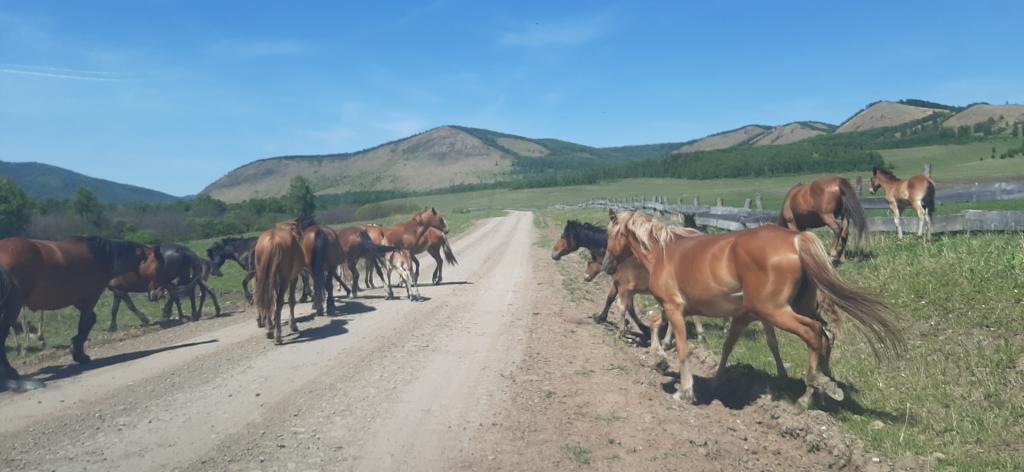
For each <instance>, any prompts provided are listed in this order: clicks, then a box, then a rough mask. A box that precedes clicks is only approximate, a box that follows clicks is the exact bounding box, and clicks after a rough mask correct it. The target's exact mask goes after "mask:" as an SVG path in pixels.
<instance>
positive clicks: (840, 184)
mask: <svg viewBox="0 0 1024 472" xmlns="http://www.w3.org/2000/svg"><path fill="white" fill-rule="evenodd" d="M778 224H779V226H783V227H786V228H789V229H791V230H794V231H803V230H805V229H811V228H821V227H822V226H828V227H829V229H831V230H832V233H833V234H834V236H835V237H834V238H833V241H832V249H831V250H829V254H831V255H832V263H833V264H835V265H839V261H840V260H841V259H842V258H843V252H845V250H846V241H847V239H848V238H849V236H850V226H853V236H854V241H856V240H859V239H860V238H861V237H863V236H864V232H865V231H867V229H868V220H867V218H865V216H864V208H863V207H862V206H861V205H860V199H859V198H857V191H856V190H854V189H853V186H852V185H850V181H849V180H846V179H844V178H842V177H839V176H836V175H833V176H830V177H822V178H820V179H818V180H815V181H814V182H811V183H809V184H796V185H794V186H793V188H791V189H789V193H787V194H786V200H785V201H784V202H783V203H782V210H781V211H779V221H778Z"/></svg>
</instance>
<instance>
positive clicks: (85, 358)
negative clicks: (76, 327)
mask: <svg viewBox="0 0 1024 472" xmlns="http://www.w3.org/2000/svg"><path fill="white" fill-rule="evenodd" d="M71 358H72V359H74V361H75V362H77V363H79V364H88V363H89V362H92V358H91V357H89V355H88V354H86V353H84V352H78V351H75V350H74V349H72V350H71Z"/></svg>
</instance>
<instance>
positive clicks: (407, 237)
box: [0, 169, 935, 407]
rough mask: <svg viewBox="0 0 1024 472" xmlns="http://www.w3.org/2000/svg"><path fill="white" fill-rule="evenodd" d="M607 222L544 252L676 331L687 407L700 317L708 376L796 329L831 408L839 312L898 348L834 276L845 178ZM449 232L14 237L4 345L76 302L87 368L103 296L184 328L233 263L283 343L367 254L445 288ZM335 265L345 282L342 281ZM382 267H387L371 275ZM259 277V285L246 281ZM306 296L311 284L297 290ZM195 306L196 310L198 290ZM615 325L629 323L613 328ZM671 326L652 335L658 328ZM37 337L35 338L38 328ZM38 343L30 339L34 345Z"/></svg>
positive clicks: (305, 224)
mask: <svg viewBox="0 0 1024 472" xmlns="http://www.w3.org/2000/svg"><path fill="white" fill-rule="evenodd" d="M880 188H884V190H885V194H886V199H887V200H888V202H889V206H890V208H891V209H892V211H893V213H894V218H895V220H896V226H897V228H898V229H899V236H900V237H901V238H902V236H903V233H902V227H901V226H900V213H901V212H902V210H903V209H905V208H906V207H912V208H914V210H915V211H916V212H917V213H918V216H919V217H920V224H919V226H918V235H919V236H920V235H923V233H924V231H925V227H926V226H927V231H928V233H929V234H930V232H931V215H932V213H933V212H934V209H935V201H934V196H935V186H934V182H933V181H932V180H931V179H930V178H928V177H926V176H915V177H913V178H911V179H908V180H901V179H898V178H896V177H895V176H894V175H893V174H892V173H891V172H889V171H886V170H884V169H875V170H874V171H873V174H872V178H871V191H872V193H875V192H877V191H878V190H879V189H880ZM609 219H610V223H609V225H608V226H607V227H606V228H602V227H599V226H596V225H592V224H589V223H580V222H577V221H569V222H568V223H567V224H566V226H565V228H564V230H563V232H562V236H561V238H560V239H559V240H558V241H557V242H556V243H555V246H554V248H553V250H552V254H551V257H552V258H553V259H555V260H559V259H560V258H561V257H563V256H565V255H566V254H569V253H572V252H574V251H576V250H578V249H580V248H586V249H587V250H588V251H589V253H590V261H589V263H588V264H587V268H586V270H585V275H584V278H585V280H587V281H590V280H593V279H594V278H595V277H596V276H597V275H598V274H599V273H601V272H606V273H608V274H609V275H610V276H611V277H612V287H611V289H610V290H609V292H608V297H607V299H606V302H605V305H604V308H603V310H602V311H601V314H600V315H598V316H597V317H596V319H597V321H600V322H605V321H606V320H607V316H608V311H609V309H610V307H611V305H612V304H613V303H614V302H615V301H616V300H618V301H619V303H620V304H621V306H622V307H623V311H624V312H625V313H626V315H627V316H628V317H629V319H631V320H632V321H633V323H634V324H635V325H636V326H637V327H638V328H639V330H640V332H641V337H642V339H644V340H646V341H649V342H650V341H652V339H653V342H650V346H651V349H652V351H655V352H656V354H657V355H660V356H662V357H664V358H666V359H667V354H666V353H665V350H664V349H665V346H666V345H667V344H668V343H669V339H671V338H672V337H674V338H675V349H676V356H677V362H678V366H679V372H680V379H679V386H678V388H677V391H676V394H675V396H676V397H677V398H679V399H685V400H690V401H692V400H694V394H693V380H692V376H691V374H690V371H689V368H688V367H687V362H686V359H687V352H688V351H687V337H686V324H685V323H684V316H686V317H690V318H691V319H692V320H693V321H694V324H695V330H696V331H697V334H698V336H699V335H700V334H701V333H702V332H703V327H702V326H701V324H700V321H699V318H697V317H698V316H704V317H707V316H710V317H719V318H729V319H730V320H731V323H730V324H729V328H728V334H727V337H726V341H725V344H724V347H723V350H722V356H721V360H720V362H719V369H718V374H716V377H715V382H716V383H717V381H718V380H719V379H720V376H721V374H722V372H723V371H724V367H725V365H726V363H727V361H728V358H729V354H730V353H731V351H732V348H733V346H734V345H735V343H736V341H737V340H738V339H739V336H740V335H741V334H742V332H743V331H744V329H745V328H746V327H747V326H748V325H749V324H750V323H752V322H754V321H759V322H761V324H762V325H763V326H764V332H765V339H766V341H767V343H768V345H769V348H770V349H771V352H772V354H773V356H774V358H775V362H776V367H777V370H778V373H779V375H781V376H785V375H786V371H785V367H784V365H783V363H782V359H781V357H780V355H779V351H778V343H777V338H776V334H775V328H779V329H782V330H783V331H787V332H790V333H793V334H794V335H796V336H798V337H799V338H800V339H801V340H803V341H804V343H805V344H806V345H807V348H808V368H807V371H806V373H805V376H804V381H805V383H806V385H807V390H806V392H805V393H804V395H803V396H802V397H801V398H800V400H799V403H800V404H801V405H802V406H804V407H808V406H810V404H811V402H812V400H813V395H814V394H815V393H823V394H825V395H827V396H829V397H831V398H833V399H836V400H841V399H842V398H843V397H844V393H843V390H842V389H841V388H840V387H839V386H838V384H837V383H836V381H835V379H834V378H833V375H832V370H831V367H830V364H829V361H830V357H831V352H832V346H833V344H834V342H835V340H836V336H837V335H838V333H839V332H840V331H841V329H840V328H841V326H842V320H843V316H842V315H843V314H844V313H845V314H846V315H847V316H849V317H851V318H853V319H854V320H855V321H856V322H857V323H858V324H859V325H860V326H861V327H862V328H863V330H864V332H866V333H867V334H868V335H869V336H868V340H869V343H870V345H871V347H872V349H873V350H874V351H875V354H876V355H888V356H898V355H899V354H900V352H901V350H902V349H903V347H904V344H905V342H904V339H903V336H902V334H901V331H900V329H899V327H898V326H897V325H896V324H895V323H894V322H893V320H892V312H891V310H890V309H889V308H888V306H886V304H885V303H883V302H882V301H880V300H878V299H877V298H875V297H874V296H872V295H870V294H868V293H866V292H864V291H862V290H860V289H858V288H856V287H854V286H852V285H850V284H849V283H847V282H845V281H844V280H842V278H840V277H839V275H838V274H837V273H836V271H835V266H836V265H838V264H839V263H840V262H841V261H842V260H843V258H844V254H845V249H846V244H847V240H848V239H849V238H850V236H851V234H852V236H853V237H854V240H856V239H858V238H860V237H861V236H862V235H863V234H864V232H865V231H866V229H867V224H866V218H865V215H864V210H863V208H862V206H861V204H860V201H859V199H858V197H857V194H856V192H855V191H854V189H853V187H852V186H851V185H850V183H849V182H848V181H847V180H846V179H844V178H842V177H826V178H822V179H819V180H816V181H814V182H812V183H810V184H806V185H803V184H798V185H795V186H794V187H793V188H792V189H791V190H790V191H789V192H788V194H787V195H786V198H785V201H784V204H783V207H782V210H781V211H780V213H779V219H778V224H777V225H770V226H762V227H759V228H755V229H748V230H742V231H733V232H728V233H722V234H705V233H703V232H701V231H699V230H696V229H692V228H681V227H673V226H667V225H665V224H664V223H662V222H661V221H659V220H657V219H655V218H654V217H652V216H651V215H647V214H644V213H642V212H636V211H621V212H615V211H613V210H609ZM825 226H827V227H829V228H830V229H831V230H832V231H833V233H834V235H835V238H834V241H833V243H832V247H831V249H830V251H829V252H828V253H826V250H825V248H824V246H823V245H822V243H821V242H820V241H819V240H818V238H817V237H816V236H814V235H813V234H812V233H809V232H805V230H807V229H811V228H817V227H825ZM447 233H448V224H447V222H446V221H445V219H444V218H443V217H442V216H441V214H440V213H438V212H437V210H436V209H434V208H427V209H424V210H420V211H417V212H415V213H414V214H413V215H412V216H411V218H409V220H407V221H403V222H401V223H398V224H395V225H392V226H379V225H372V224H370V225H360V226H353V227H349V228H342V229H339V230H334V229H332V228H329V227H327V226H324V225H319V224H317V223H316V222H315V221H313V220H312V219H311V218H297V219H294V220H287V221H283V222H281V223H279V224H277V225H276V226H275V227H273V228H270V229H267V230H266V231H264V232H262V233H261V234H260V235H259V236H258V237H254V238H225V239H223V240H221V241H219V242H217V243H215V244H213V245H212V246H211V247H210V248H209V249H208V250H207V253H206V255H207V257H208V259H203V258H201V257H199V256H198V255H196V254H195V253H194V252H192V251H191V250H190V249H188V248H187V247H185V246H181V245H177V244H162V245H158V246H147V245H143V244H139V243H134V242H128V241H116V240H110V239H105V238H100V237H95V236H90V237H76V238H71V239H68V240H64V241H43V240H31V239H25V238H7V239H3V240H0V344H3V345H6V339H7V336H8V334H9V333H10V332H11V331H12V328H13V327H14V325H15V323H16V321H17V320H18V316H19V314H20V312H21V309H22V308H23V307H25V308H28V309H29V310H33V311H38V312H40V313H42V312H43V311H46V310H57V309H61V308H65V307H75V308H76V309H78V311H79V313H80V316H79V323H78V330H77V334H76V335H75V336H74V337H73V338H72V345H71V353H72V358H73V359H74V361H75V362H77V363H86V362H89V361H90V358H89V356H88V355H87V354H86V353H85V342H86V340H87V339H88V336H89V333H90V331H91V330H92V327H93V325H94V324H95V322H96V313H95V311H94V309H95V306H96V304H97V302H98V301H99V299H100V296H101V295H102V294H103V292H104V291H105V290H110V291H111V292H112V293H113V295H114V304H113V308H112V316H111V325H110V329H111V330H115V329H116V328H117V310H118V307H119V305H120V303H121V302H122V301H123V302H124V303H125V304H126V305H127V306H128V308H129V309H130V310H131V311H132V312H133V313H134V314H135V315H136V316H138V317H139V319H140V321H141V322H142V323H143V324H147V323H148V322H149V320H148V319H147V318H146V317H145V315H143V314H142V313H141V312H140V311H139V310H138V309H137V308H136V307H135V305H134V304H133V303H132V301H131V298H130V297H129V296H128V294H130V293H147V294H148V296H149V298H150V299H151V300H153V301H156V300H158V299H160V298H162V297H165V296H166V297H167V302H166V304H165V305H164V309H163V314H164V317H165V318H168V317H169V316H170V313H171V308H172V305H176V306H177V310H178V316H179V318H184V316H183V314H182V310H181V298H182V297H185V296H187V297H189V299H190V301H191V308H192V319H198V318H199V317H200V316H201V313H202V305H203V303H204V301H205V298H206V297H207V296H209V297H210V298H211V299H212V301H213V304H214V307H215V310H216V312H217V314H219V313H220V306H219V303H218V302H217V298H216V295H215V294H214V292H213V291H212V290H210V288H209V287H208V286H207V285H206V281H207V278H208V277H209V276H210V275H214V276H217V275H220V269H221V267H222V266H223V265H224V264H225V263H226V262H227V261H229V260H231V261H235V262H236V263H237V264H238V265H239V266H240V267H241V268H242V269H243V270H244V271H245V273H246V276H245V278H244V279H243V280H242V290H243V292H244V294H245V297H246V300H247V301H248V302H249V303H250V304H254V305H255V306H256V311H257V326H258V327H259V328H262V329H265V330H266V336H267V338H268V339H273V340H274V342H275V344H282V343H283V337H282V322H281V313H282V311H283V308H284V306H285V304H286V303H287V304H288V306H289V315H290V319H289V326H290V330H291V331H292V332H297V331H298V326H297V324H296V322H295V303H296V298H295V291H296V288H297V286H298V282H299V281H300V280H301V281H302V282H303V286H304V287H305V288H304V289H303V294H307V293H308V295H309V298H311V299H312V301H313V305H314V307H315V312H316V315H317V316H321V315H324V314H325V313H330V312H332V311H334V310H335V298H334V282H335V281H336V282H338V285H339V286H340V287H341V288H342V289H344V290H345V292H346V293H347V296H349V297H352V298H355V297H357V296H358V295H359V290H360V289H359V282H360V277H359V275H360V273H359V270H358V267H357V263H358V262H359V261H360V260H362V261H364V267H365V270H366V274H365V278H364V279H363V281H364V284H365V285H366V286H367V287H373V286H374V282H373V275H374V274H375V273H376V274H377V276H378V277H379V278H380V279H382V281H384V286H385V287H386V288H387V297H388V298H389V299H390V298H394V293H393V290H392V283H391V282H392V279H391V276H392V273H395V274H397V277H398V279H399V281H400V282H401V284H402V285H404V286H405V288H406V296H407V297H408V298H409V299H410V300H417V299H418V298H419V292H418V288H417V283H418V280H419V260H418V259H417V258H416V255H417V254H420V253H423V252H427V253H428V254H430V255H431V256H432V257H433V258H434V260H435V261H436V266H435V269H434V273H433V274H432V277H431V281H432V282H433V283H434V284H439V283H441V281H442V279H443V265H444V262H448V263H449V264H455V263H457V261H456V259H455V256H454V254H453V253H452V249H451V246H450V245H449V243H448V239H447ZM341 268H345V269H347V272H348V273H349V274H350V277H349V280H350V284H351V285H349V283H346V282H345V280H344V278H343V277H342V272H343V271H342V270H340V269H341ZM382 269H384V270H382ZM253 279H255V289H254V290H250V288H249V282H250V281H252V280H253ZM310 286H311V287H312V288H311V290H310V289H309V287H310ZM197 290H198V291H199V294H200V302H199V308H198V311H197V310H196V304H195V294H196V291H197ZM636 294H650V295H652V296H653V297H654V298H655V300H657V302H658V303H659V304H660V306H661V313H660V316H657V317H654V319H653V320H652V321H651V326H647V325H646V324H645V323H644V322H643V321H642V320H640V318H639V317H638V316H637V314H636V311H635V307H634V302H633V298H634V295H636ZM623 321H624V322H623V328H622V329H623V332H625V330H626V329H627V325H626V319H625V316H624V320H623ZM665 323H667V325H668V329H666V330H665V335H664V339H657V335H658V334H659V328H660V327H661V325H662V324H665ZM40 338H41V330H40ZM40 341H42V339H40ZM18 378H19V377H18V372H17V371H16V370H15V369H14V368H13V367H12V366H11V364H10V363H9V361H8V359H7V354H6V349H5V350H4V351H3V352H0V381H7V382H10V381H16V380H17V379H18Z"/></svg>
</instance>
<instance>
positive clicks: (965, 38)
mask: <svg viewBox="0 0 1024 472" xmlns="http://www.w3.org/2000/svg"><path fill="white" fill-rule="evenodd" d="M1022 27H1024V2H1021V1H1019V0H1017V1H1005V2H995V1H992V2H987V1H977V2H947V1H925V2H914V1H906V2H891V1H857V2H840V1H795V2H794V1H773V2H767V1H716V2H706V1H701V2H682V1H680V2H668V1H656V2H646V1H628V2H609V3H604V2H597V1H581V2H551V1H542V2H532V1H514V2H496V1H479V0H477V1H445V0H440V1H434V2H385V1H379V2H340V1H337V2H335V1H330V2H312V1H294V2H259V1H244V2H242V1H239V2H232V1H220V2H214V1H175V0H133V1H122V2H112V1H102V0H93V1H88V2H84V1H82V2H78V1H49V0H31V1H22V2H12V1H6V0H0V160H5V161H37V162H44V163H47V164H53V165H57V166H61V167H65V168H68V169H71V170H74V171H77V172H81V173H84V174H87V175H91V176H94V177H100V178H105V179H109V180H114V181H117V182H124V183H130V184H134V185H141V186H145V187H149V188H153V189H156V190H161V191H164V192H167V193H171V194H174V195H186V194H193V193H196V192H199V191H200V190H202V189H203V188H204V187H205V186H206V185H207V184H209V183H211V182H212V181H214V180H215V179H217V178H219V177H221V176H222V175H224V174H226V173H227V172H229V171H230V170H232V169H234V168H236V167H238V166H241V165H244V164H246V163H248V162H250V161H253V160H255V159H260V158H265V157H271V156H279V155H293V154H324V153H336V152H349V151H356V150H360V149H365V148H368V147H372V146H374V145H377V144H380V143H383V142H387V141H391V140H395V139H399V138H402V137H405V136H408V135H410V134H413V133H417V132H421V131H425V130H428V129H430V128H433V127H436V126H441V125H446V124H457V125H464V126H472V127H479V128H487V129H492V130H496V131H501V132H505V133H511V134H518V135H523V136H527V137H533V138H559V139H564V140H568V141H573V142H578V143H581V144H587V145H592V146H615V145H625V144H648V143H656V142H678V141H685V140H689V139H693V138H698V137H701V136H704V135H707V134H710V133H715V132H718V131H722V130H726V129H731V128H736V127H738V126H741V125H744V124H748V123H757V124H769V125H771V124H783V123H787V122H791V121H799V120H818V121H825V122H830V123H840V122H842V121H843V120H845V119H846V118H847V117H849V116H850V115H852V114H853V113H855V112H857V111H858V110H859V109H861V108H863V107H864V106H865V105H866V104H868V103H870V102H873V101H876V100H881V99H888V100H897V99H902V98H921V99H926V100H932V101H937V102H941V103H947V104H954V105H963V104H967V103H972V102H979V101H985V102H990V103H1004V102H1011V103H1024V86H1022V85H1024V60H1021V57H1024V56H1022V53H1021V51H1022V48H1021V44H1022V43H1021V35H1020V31H1021V28H1022Z"/></svg>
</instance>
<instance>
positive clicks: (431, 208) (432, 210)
mask: <svg viewBox="0 0 1024 472" xmlns="http://www.w3.org/2000/svg"><path fill="white" fill-rule="evenodd" d="M430 212H431V213H433V214H435V215H436V214H437V210H435V209H434V207H430Z"/></svg>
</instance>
